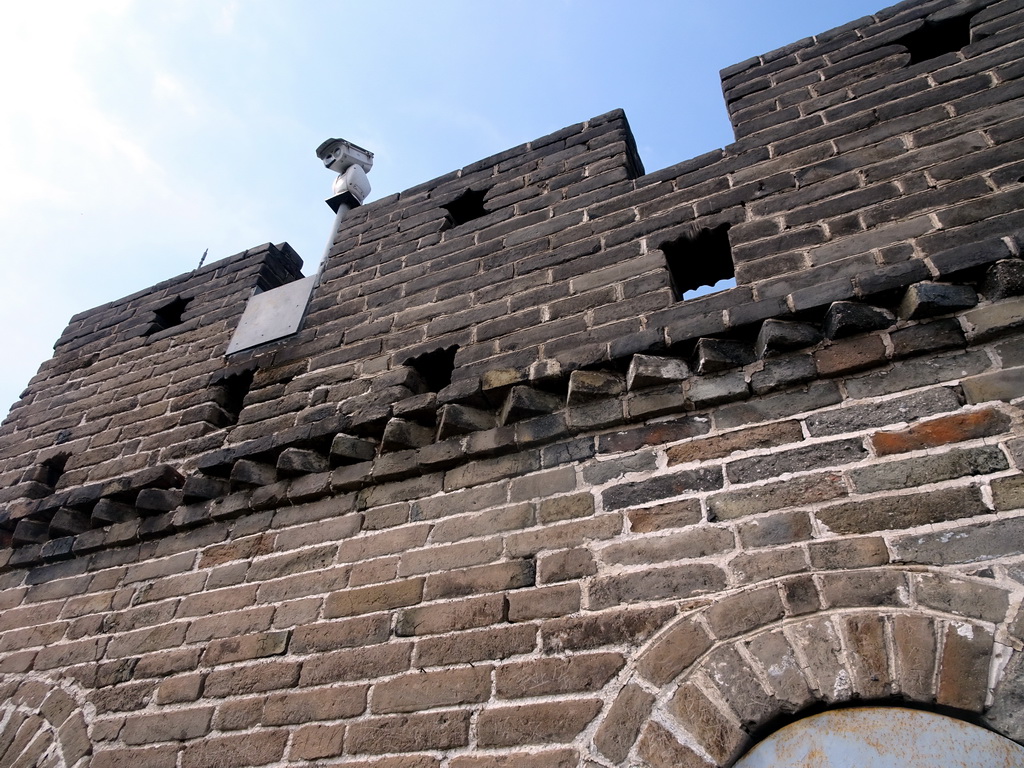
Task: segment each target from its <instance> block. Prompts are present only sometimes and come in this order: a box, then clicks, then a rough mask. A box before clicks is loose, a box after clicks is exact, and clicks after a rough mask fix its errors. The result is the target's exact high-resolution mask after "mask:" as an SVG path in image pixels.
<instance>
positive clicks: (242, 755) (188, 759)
mask: <svg viewBox="0 0 1024 768" xmlns="http://www.w3.org/2000/svg"><path fill="white" fill-rule="evenodd" d="M287 741H288V733H287V732H285V731H258V732H256V733H246V734H239V735H237V736H218V737H213V738H208V739H203V740H202V741H194V742H192V743H190V744H187V745H186V746H185V748H184V750H183V751H182V755H181V766H182V768H248V766H255V765H266V764H267V763H274V762H277V761H278V760H280V759H281V758H282V757H283V756H284V747H285V744H286V743H287Z"/></svg>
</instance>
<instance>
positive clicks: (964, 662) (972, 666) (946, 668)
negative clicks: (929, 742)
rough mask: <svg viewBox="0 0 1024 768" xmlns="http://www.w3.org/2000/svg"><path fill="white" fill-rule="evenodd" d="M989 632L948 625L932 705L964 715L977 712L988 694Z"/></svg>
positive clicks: (959, 624)
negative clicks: (955, 709) (934, 700)
mask: <svg viewBox="0 0 1024 768" xmlns="http://www.w3.org/2000/svg"><path fill="white" fill-rule="evenodd" d="M992 643H993V638H992V632H991V631H990V630H988V629H986V628H984V627H982V626H980V625H978V624H973V623H968V622H962V621H951V622H949V623H948V624H947V625H946V632H945V641H944V643H943V647H942V657H941V658H940V660H939V670H938V671H939V681H938V686H937V689H936V692H935V694H936V696H935V698H936V701H937V702H938V703H939V704H944V705H946V706H950V707H956V708H957V709H963V710H967V711H968V712H980V711H981V710H982V708H983V707H984V705H985V694H986V692H987V690H988V668H989V661H990V660H991V656H992Z"/></svg>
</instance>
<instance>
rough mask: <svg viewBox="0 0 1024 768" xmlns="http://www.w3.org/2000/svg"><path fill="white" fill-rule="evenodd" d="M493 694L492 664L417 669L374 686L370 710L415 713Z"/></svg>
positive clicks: (483, 699)
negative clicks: (438, 669) (419, 670)
mask: <svg viewBox="0 0 1024 768" xmlns="http://www.w3.org/2000/svg"><path fill="white" fill-rule="evenodd" d="M490 695H491V668H490V667H486V666H484V667H469V668H462V669H446V670H440V671H437V672H414V673H412V674H410V675H403V676H402V677H397V678H394V679H392V680H387V681H385V682H382V683H378V684H377V685H376V686H374V689H373V697H372V700H371V703H370V709H371V711H372V712H374V713H377V714H390V713H397V712H416V711H418V710H421V709H431V708H433V707H450V706H456V705H459V704H474V703H478V702H481V701H486V700H487V699H488V698H489V697H490Z"/></svg>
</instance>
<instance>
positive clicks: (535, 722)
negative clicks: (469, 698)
mask: <svg viewBox="0 0 1024 768" xmlns="http://www.w3.org/2000/svg"><path fill="white" fill-rule="evenodd" d="M600 711H601V701H600V700H599V699H571V700H565V701H561V702H557V703H545V704H523V705H521V706H517V707H499V708H496V709H485V710H484V711H483V712H481V713H480V717H479V718H478V720H477V741H478V743H479V744H480V746H483V747H510V746H515V745H517V744H550V743H552V742H555V743H558V742H567V741H572V739H573V738H574V737H576V736H577V735H578V734H579V733H580V731H582V730H583V729H584V728H586V726H587V724H588V723H589V722H590V721H591V720H593V719H594V718H595V717H596V716H597V713H598V712H600Z"/></svg>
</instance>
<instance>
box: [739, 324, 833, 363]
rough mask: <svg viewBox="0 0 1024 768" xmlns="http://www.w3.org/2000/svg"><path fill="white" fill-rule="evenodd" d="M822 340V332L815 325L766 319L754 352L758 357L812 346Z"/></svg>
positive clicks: (759, 332)
mask: <svg viewBox="0 0 1024 768" xmlns="http://www.w3.org/2000/svg"><path fill="white" fill-rule="evenodd" d="M819 341H821V333H820V332H819V331H818V329H817V328H815V327H814V326H813V325H809V324H807V323H798V322H794V321H792V320H771V319H769V320H765V321H764V323H762V324H761V330H760V331H758V334H757V341H756V342H755V344H754V352H755V354H756V355H757V356H758V357H767V356H768V355H771V354H773V353H777V352H786V351H789V350H792V349H803V348H804V347H812V346H814V345H815V344H817V343H818V342H819Z"/></svg>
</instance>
